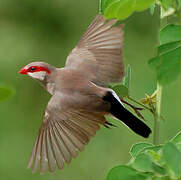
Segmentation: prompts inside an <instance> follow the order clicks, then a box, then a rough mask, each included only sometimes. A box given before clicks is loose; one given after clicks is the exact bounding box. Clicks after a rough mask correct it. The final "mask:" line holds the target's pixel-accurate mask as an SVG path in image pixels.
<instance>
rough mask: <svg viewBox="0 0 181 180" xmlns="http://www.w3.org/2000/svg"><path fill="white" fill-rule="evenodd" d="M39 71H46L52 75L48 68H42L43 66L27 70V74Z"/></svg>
mask: <svg viewBox="0 0 181 180" xmlns="http://www.w3.org/2000/svg"><path fill="white" fill-rule="evenodd" d="M39 71H46V72H47V73H48V74H50V70H49V69H48V68H47V67H42V66H31V67H29V68H28V69H27V70H26V72H31V73H34V72H39Z"/></svg>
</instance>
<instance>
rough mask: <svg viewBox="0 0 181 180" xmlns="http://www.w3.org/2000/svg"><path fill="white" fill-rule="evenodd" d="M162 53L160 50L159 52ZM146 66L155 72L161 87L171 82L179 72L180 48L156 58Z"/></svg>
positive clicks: (180, 66) (180, 62) (180, 67)
mask: <svg viewBox="0 0 181 180" xmlns="http://www.w3.org/2000/svg"><path fill="white" fill-rule="evenodd" d="M162 51H163V50H162ZM162 51H161V50H160V52H162ZM164 51H165V50H164ZM148 64H149V66H150V67H151V68H153V69H154V70H155V71H156V74H157V79H158V81H159V83H160V84H161V85H167V84H169V83H171V82H173V81H174V80H176V78H177V77H178V75H179V74H180V72H181V46H178V47H177V48H175V49H172V50H170V51H168V52H166V53H163V54H161V55H160V56H159V55H158V56H156V57H155V58H153V59H151V60H150V61H149V62H148Z"/></svg>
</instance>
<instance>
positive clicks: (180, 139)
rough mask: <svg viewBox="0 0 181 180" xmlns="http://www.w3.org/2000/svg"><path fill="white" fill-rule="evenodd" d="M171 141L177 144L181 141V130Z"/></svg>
mask: <svg viewBox="0 0 181 180" xmlns="http://www.w3.org/2000/svg"><path fill="white" fill-rule="evenodd" d="M171 141H172V142H173V143H175V144H177V143H181V131H180V132H179V133H177V134H176V136H175V137H173V138H172V140H171Z"/></svg>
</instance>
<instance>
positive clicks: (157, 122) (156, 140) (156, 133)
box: [153, 83, 162, 145]
mask: <svg viewBox="0 0 181 180" xmlns="http://www.w3.org/2000/svg"><path fill="white" fill-rule="evenodd" d="M161 100H162V86H161V85H160V84H159V83H157V96H156V112H155V113H154V120H155V123H154V135H153V143H154V144H155V145H157V144H159V131H160V120H161Z"/></svg>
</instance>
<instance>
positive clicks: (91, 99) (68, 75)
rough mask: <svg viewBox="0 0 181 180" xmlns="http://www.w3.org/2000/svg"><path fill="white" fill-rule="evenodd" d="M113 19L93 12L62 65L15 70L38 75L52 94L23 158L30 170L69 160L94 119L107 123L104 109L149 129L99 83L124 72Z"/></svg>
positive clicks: (96, 124) (144, 131) (142, 130)
mask: <svg viewBox="0 0 181 180" xmlns="http://www.w3.org/2000/svg"><path fill="white" fill-rule="evenodd" d="M115 23H116V21H115V20H109V21H106V20H105V18H104V17H103V16H102V15H98V16H97V17H96V18H95V19H94V21H93V22H92V24H91V25H90V26H89V27H88V29H87V31H86V33H85V34H84V35H83V37H82V38H81V40H80V41H79V42H78V44H77V46H76V47H75V48H74V49H73V50H72V51H71V53H70V54H69V56H68V58H67V61H66V66H65V67H64V68H55V67H53V66H51V65H49V64H47V63H44V62H33V63H30V64H28V65H27V66H25V67H24V68H22V69H21V70H20V72H19V73H21V74H27V75H28V76H30V77H32V78H34V79H36V80H38V81H39V82H40V83H41V84H42V85H43V86H44V87H45V88H46V90H47V91H48V92H49V93H50V94H51V95H52V97H51V99H50V101H49V103H48V105H47V108H46V111H45V115H44V119H43V123H42V126H41V128H40V130H39V134H38V136H37V139H36V142H35V145H34V148H33V151H32V155H31V157H30V160H29V163H28V168H30V167H31V166H33V172H36V171H37V169H38V166H39V164H40V172H41V173H44V172H45V171H46V170H47V169H49V170H50V171H51V172H53V171H54V170H55V168H56V166H57V167H58V168H59V169H62V168H63V167H64V163H65V162H66V163H70V162H71V159H72V157H76V156H77V154H78V151H82V150H83V149H84V146H85V145H86V144H88V142H89V140H90V138H91V137H92V136H94V135H95V134H96V131H97V130H98V129H99V128H100V125H104V126H105V127H109V126H112V124H111V123H109V122H107V121H106V119H105V115H106V114H112V115H113V116H115V117H116V118H118V119H120V120H121V121H122V122H123V123H125V124H126V125H127V126H128V127H130V128H131V129H132V130H133V131H134V132H136V133H137V134H139V135H141V136H143V137H148V135H149V134H150V132H151V130H150V129H149V128H148V127H147V126H146V125H145V124H144V123H143V122H141V121H140V120H139V119H137V118H136V117H135V116H134V115H132V114H131V113H130V112H129V111H127V110H126V109H125V108H124V106H123V105H122V103H121V101H120V100H119V98H118V96H117V95H116V94H115V92H114V91H112V90H111V89H109V88H106V87H105V86H106V85H107V84H108V83H110V82H120V81H121V80H122V78H123V76H124V66H123V61H122V49H123V34H124V31H123V28H124V26H123V25H120V26H114V24H115Z"/></svg>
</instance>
